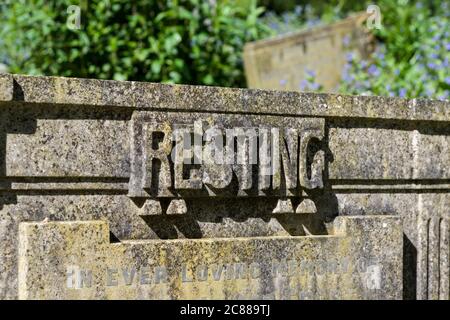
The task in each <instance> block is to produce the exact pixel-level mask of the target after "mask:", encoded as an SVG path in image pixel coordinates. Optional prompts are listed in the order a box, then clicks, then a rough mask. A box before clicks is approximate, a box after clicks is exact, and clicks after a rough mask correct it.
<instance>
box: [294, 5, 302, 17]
mask: <svg viewBox="0 0 450 320" xmlns="http://www.w3.org/2000/svg"><path fill="white" fill-rule="evenodd" d="M302 11H303V8H302V7H301V6H295V9H294V13H295V15H296V16H299V15H301V14H302Z"/></svg>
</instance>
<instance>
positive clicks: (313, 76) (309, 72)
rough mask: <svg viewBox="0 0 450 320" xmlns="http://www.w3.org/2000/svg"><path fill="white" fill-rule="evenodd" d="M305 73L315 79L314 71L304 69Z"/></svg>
mask: <svg viewBox="0 0 450 320" xmlns="http://www.w3.org/2000/svg"><path fill="white" fill-rule="evenodd" d="M305 72H306V74H307V75H308V76H310V77H311V78H315V77H316V73H315V72H314V70H310V69H305Z"/></svg>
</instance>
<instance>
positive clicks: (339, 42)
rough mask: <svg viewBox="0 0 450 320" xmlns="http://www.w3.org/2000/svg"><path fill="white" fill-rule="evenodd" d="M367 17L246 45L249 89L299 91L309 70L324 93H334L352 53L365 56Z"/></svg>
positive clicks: (368, 40)
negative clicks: (313, 73)
mask: <svg viewBox="0 0 450 320" xmlns="http://www.w3.org/2000/svg"><path fill="white" fill-rule="evenodd" d="M367 17H368V14H366V13H359V14H356V15H354V16H351V17H349V18H347V19H345V20H342V21H339V22H336V23H333V24H330V25H327V26H322V27H315V28H311V29H308V30H304V31H297V32H293V33H289V34H286V35H280V36H277V37H275V38H270V39H265V40H260V41H256V42H250V43H247V44H246V45H245V47H244V66H245V75H246V78H247V85H248V86H249V87H250V88H259V89H276V90H301V91H304V90H305V89H302V85H301V83H302V81H304V80H306V79H307V77H308V70H309V71H314V72H315V74H316V76H315V81H316V82H317V83H318V84H320V85H321V86H322V87H323V89H324V91H326V92H332V91H336V88H337V86H338V85H339V83H340V80H341V78H342V72H343V69H344V66H345V64H346V61H347V57H346V55H347V54H349V53H351V54H355V55H359V56H361V57H367V56H368V54H369V53H370V52H371V51H372V50H373V48H374V41H373V37H372V36H371V34H370V33H369V30H367V29H366V28H365V26H364V23H365V21H366V19H367Z"/></svg>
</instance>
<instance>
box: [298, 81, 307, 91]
mask: <svg viewBox="0 0 450 320" xmlns="http://www.w3.org/2000/svg"><path fill="white" fill-rule="evenodd" d="M307 85H308V81H306V80H302V81H300V85H299V87H300V90H305V88H306V86H307Z"/></svg>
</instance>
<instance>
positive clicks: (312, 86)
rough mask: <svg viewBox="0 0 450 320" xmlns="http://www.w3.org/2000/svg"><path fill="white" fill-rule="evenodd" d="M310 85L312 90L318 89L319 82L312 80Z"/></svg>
mask: <svg viewBox="0 0 450 320" xmlns="http://www.w3.org/2000/svg"><path fill="white" fill-rule="evenodd" d="M310 87H311V89H312V90H318V89H319V87H320V84H318V83H316V82H314V83H311V86H310Z"/></svg>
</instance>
